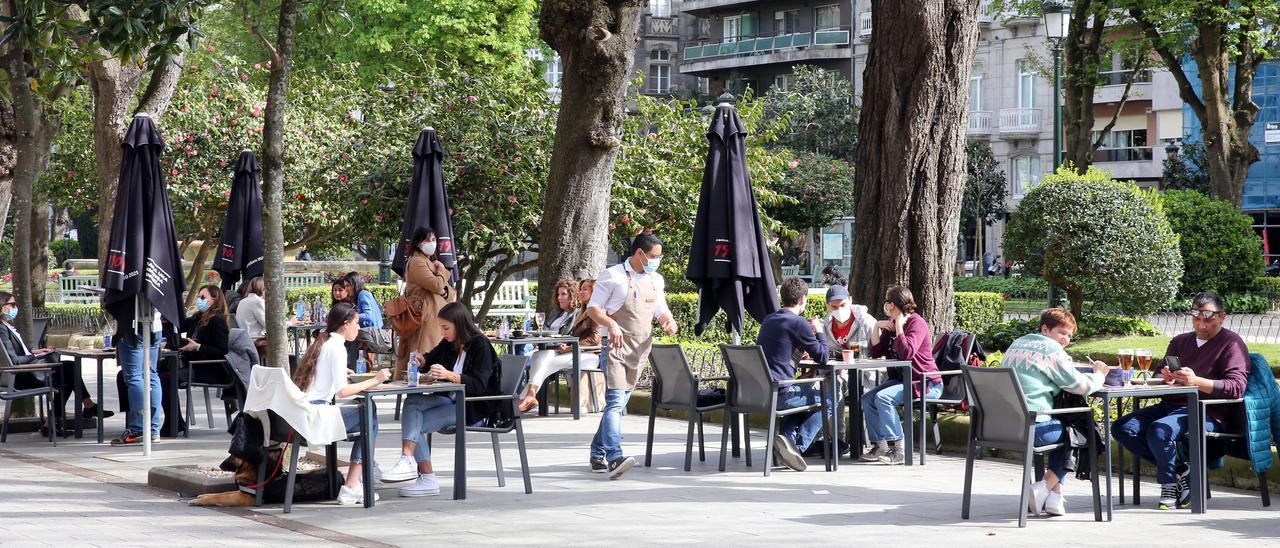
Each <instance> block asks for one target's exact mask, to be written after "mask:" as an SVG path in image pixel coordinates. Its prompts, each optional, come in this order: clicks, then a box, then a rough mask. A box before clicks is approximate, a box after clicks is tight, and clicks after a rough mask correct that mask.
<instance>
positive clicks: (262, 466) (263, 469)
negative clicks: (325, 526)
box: [253, 447, 336, 506]
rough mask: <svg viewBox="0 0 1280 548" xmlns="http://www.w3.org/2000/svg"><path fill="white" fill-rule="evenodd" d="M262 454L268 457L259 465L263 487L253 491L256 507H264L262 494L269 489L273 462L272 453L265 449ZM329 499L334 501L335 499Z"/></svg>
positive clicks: (260, 486) (259, 475)
mask: <svg viewBox="0 0 1280 548" xmlns="http://www.w3.org/2000/svg"><path fill="white" fill-rule="evenodd" d="M262 452H263V454H264V455H266V456H264V457H263V459H262V462H261V463H259V464H258V482H259V483H262V484H263V485H259V486H258V488H257V489H254V491H253V505H254V506H262V492H263V491H265V490H266V489H267V486H266V483H265V482H266V481H267V474H268V473H270V470H269V469H268V468H267V464H268V463H270V462H271V457H270V453H268V452H267V451H266V447H263V451H262ZM335 496H336V495H335ZM329 498H330V499H332V498H333V497H329Z"/></svg>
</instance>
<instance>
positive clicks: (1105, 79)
mask: <svg viewBox="0 0 1280 548" xmlns="http://www.w3.org/2000/svg"><path fill="white" fill-rule="evenodd" d="M1098 75H1099V76H1101V77H1102V85H1104V86H1123V85H1125V84H1128V83H1129V79H1130V78H1132V79H1133V82H1134V83H1135V84H1147V83H1150V82H1151V71H1150V70H1148V69H1142V70H1140V71H1138V72H1137V73H1134V72H1133V70H1132V69H1120V70H1110V71H1105V72H1099V73H1098Z"/></svg>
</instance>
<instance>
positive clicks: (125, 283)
mask: <svg viewBox="0 0 1280 548" xmlns="http://www.w3.org/2000/svg"><path fill="white" fill-rule="evenodd" d="M121 147H122V148H123V149H124V150H123V156H122V158H121V161H120V183H119V188H118V190H117V191H116V207H115V211H114V216H113V217H112V223H111V238H110V240H109V242H108V252H107V262H106V266H105V268H103V271H102V287H103V288H104V289H105V290H106V292H105V293H104V294H103V296H102V303H103V307H104V308H106V310H107V312H108V313H110V314H111V316H112V317H114V318H115V320H116V325H118V326H120V330H122V331H124V330H126V329H129V328H132V329H133V330H134V331H135V332H136V333H138V334H139V336H141V338H142V348H143V352H142V355H143V362H142V365H143V372H144V373H143V384H142V385H143V387H144V388H145V389H144V390H143V391H142V409H143V421H142V424H143V426H144V427H143V442H142V454H143V455H150V454H151V388H150V387H151V352H150V348H151V333H152V332H153V331H154V330H155V329H156V326H153V325H152V323H153V322H152V315H153V313H154V312H159V313H160V315H161V316H162V317H164V319H166V320H169V322H170V323H172V324H173V325H179V324H181V323H182V319H183V310H182V306H181V304H180V300H181V298H182V292H183V290H184V289H185V288H184V287H183V280H182V261H181V259H180V258H179V256H178V241H177V238H176V237H175V235H174V227H173V213H172V211H171V210H170V208H169V195H168V193H167V192H166V191H165V183H164V174H163V172H162V171H161V170H160V155H161V154H162V153H163V152H164V139H163V138H162V137H161V136H160V132H159V131H158V130H157V129H156V126H155V123H154V122H152V120H151V117H150V116H148V115H147V114H145V113H138V114H137V115H135V116H134V118H133V122H132V123H130V124H129V129H128V131H127V132H126V133H125V136H124V142H123V143H122V144H121ZM126 326H131V327H126Z"/></svg>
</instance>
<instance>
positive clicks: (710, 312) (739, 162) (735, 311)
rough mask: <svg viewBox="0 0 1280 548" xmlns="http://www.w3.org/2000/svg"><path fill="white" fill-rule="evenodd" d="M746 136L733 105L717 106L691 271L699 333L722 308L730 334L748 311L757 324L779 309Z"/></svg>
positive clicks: (709, 133) (738, 329) (710, 131)
mask: <svg viewBox="0 0 1280 548" xmlns="http://www.w3.org/2000/svg"><path fill="white" fill-rule="evenodd" d="M746 135H747V131H746V129H745V128H744V127H743V125H742V121H741V120H740V119H738V113H737V111H735V110H734V109H733V106H732V105H729V104H721V105H720V106H719V107H717V108H716V111H715V114H714V115H713V117H712V119H711V127H710V128H709V129H708V130H707V139H708V141H710V149H709V150H708V152H707V165H706V168H705V170H704V171H703V173H702V194H701V196H700V198H699V199H698V217H697V220H696V221H695V223H694V227H693V245H692V247H691V249H690V251H689V268H688V270H687V272H686V277H687V278H689V280H690V281H692V282H694V283H695V284H697V285H698V288H699V291H698V293H699V300H698V323H697V325H696V326H695V328H694V330H695V332H696V333H698V334H701V333H702V332H703V331H704V330H705V329H706V327H707V325H708V324H710V323H711V318H712V317H713V316H715V313H716V311H717V310H724V312H725V314H726V315H727V316H728V325H727V326H726V328H727V329H728V330H729V331H730V332H732V333H741V332H742V312H743V310H744V309H745V310H746V311H747V312H750V313H751V316H752V317H754V318H755V319H756V320H758V321H763V320H764V318H765V316H768V315H769V314H771V313H772V312H774V311H775V310H777V309H778V295H777V290H776V286H775V284H774V280H773V266H772V265H771V263H770V262H769V253H768V249H769V248H768V245H767V244H766V243H765V239H764V230H763V227H762V226H761V224H760V217H759V214H758V208H757V206H756V197H755V191H754V190H753V189H752V187H751V177H750V175H749V174H748V173H747V159H746Z"/></svg>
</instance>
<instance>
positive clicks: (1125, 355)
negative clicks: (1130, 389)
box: [1116, 348, 1133, 384]
mask: <svg viewBox="0 0 1280 548" xmlns="http://www.w3.org/2000/svg"><path fill="white" fill-rule="evenodd" d="M1116 355H1117V356H1119V358H1120V369H1121V370H1122V371H1123V373H1122V374H1123V375H1124V380H1125V383H1126V384H1128V382H1129V370H1130V369H1133V349H1132V348H1121V349H1120V350H1118V351H1116Z"/></svg>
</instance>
